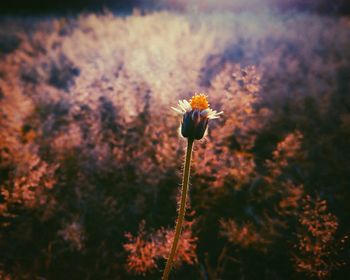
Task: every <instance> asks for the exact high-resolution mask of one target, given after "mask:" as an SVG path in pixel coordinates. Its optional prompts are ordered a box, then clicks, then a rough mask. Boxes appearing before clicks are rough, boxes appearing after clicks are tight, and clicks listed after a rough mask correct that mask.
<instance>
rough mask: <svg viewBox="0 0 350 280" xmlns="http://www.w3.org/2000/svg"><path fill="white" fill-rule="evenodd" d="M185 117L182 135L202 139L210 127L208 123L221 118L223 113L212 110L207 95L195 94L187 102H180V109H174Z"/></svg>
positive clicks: (182, 124)
mask: <svg viewBox="0 0 350 280" xmlns="http://www.w3.org/2000/svg"><path fill="white" fill-rule="evenodd" d="M172 109H173V110H175V111H176V112H177V113H179V114H181V115H182V116H183V120H182V123H181V134H182V136H183V137H185V138H189V139H192V140H194V139H196V140H199V139H202V138H203V136H204V134H205V131H206V129H207V126H208V121H209V120H212V119H217V118H219V115H221V114H222V113H223V112H222V111H221V112H217V111H215V110H212V109H211V108H210V104H209V102H208V99H207V96H206V95H205V94H202V93H200V94H195V95H194V96H192V98H191V99H190V100H189V101H187V100H186V99H184V100H179V103H178V108H174V107H172Z"/></svg>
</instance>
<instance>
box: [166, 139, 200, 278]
mask: <svg viewBox="0 0 350 280" xmlns="http://www.w3.org/2000/svg"><path fill="white" fill-rule="evenodd" d="M193 141H194V140H193V139H188V143H187V150H186V158H185V167H184V171H183V177H182V189H181V202H180V209H179V215H178V217H177V221H176V227H175V236H174V241H173V244H172V246H171V251H170V254H169V258H168V260H167V263H166V266H165V269H164V272H163V277H162V280H168V278H169V273H170V270H171V267H172V264H173V261H174V256H175V253H176V249H177V243H178V242H179V238H180V234H181V229H182V224H183V221H184V218H185V212H186V197H187V190H188V182H189V180H190V167H191V156H192V147H193Z"/></svg>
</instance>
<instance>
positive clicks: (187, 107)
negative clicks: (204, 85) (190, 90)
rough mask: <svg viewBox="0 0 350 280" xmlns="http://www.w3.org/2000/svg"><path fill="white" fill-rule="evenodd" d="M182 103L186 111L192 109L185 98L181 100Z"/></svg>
mask: <svg viewBox="0 0 350 280" xmlns="http://www.w3.org/2000/svg"><path fill="white" fill-rule="evenodd" d="M183 103H184V105H185V109H186V111H191V110H192V106H191V104H190V103H189V102H188V101H187V100H186V99H184V100H183Z"/></svg>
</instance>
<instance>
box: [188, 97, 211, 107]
mask: <svg viewBox="0 0 350 280" xmlns="http://www.w3.org/2000/svg"><path fill="white" fill-rule="evenodd" d="M189 103H190V105H191V107H192V110H205V109H208V108H209V103H208V100H207V96H206V95H205V94H202V93H200V94H195V95H194V96H192V98H191V99H190V101H189Z"/></svg>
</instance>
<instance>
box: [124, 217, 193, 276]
mask: <svg viewBox="0 0 350 280" xmlns="http://www.w3.org/2000/svg"><path fill="white" fill-rule="evenodd" d="M192 223H193V221H192V222H189V221H185V222H184V226H183V230H182V233H181V236H180V238H179V244H178V247H177V250H176V254H175V256H174V265H175V266H180V265H181V264H182V263H187V264H190V265H193V264H195V263H197V255H196V247H197V245H196V243H197V238H196V237H194V236H193V234H192V231H191V227H192ZM174 234H175V233H174V231H173V230H167V229H164V228H161V229H159V230H157V231H156V232H154V233H153V234H148V235H146V232H145V221H142V222H141V223H140V226H139V232H138V235H137V236H132V235H131V234H130V233H127V234H126V235H125V236H126V238H127V239H128V242H127V243H125V244H124V245H123V246H124V249H125V250H126V251H127V252H128V257H127V264H126V269H127V270H128V272H129V273H134V274H142V275H146V273H147V272H150V271H152V270H154V269H155V268H157V267H158V265H157V261H158V260H159V259H165V258H167V257H168V256H169V252H170V250H171V247H172V244H173V240H174Z"/></svg>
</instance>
